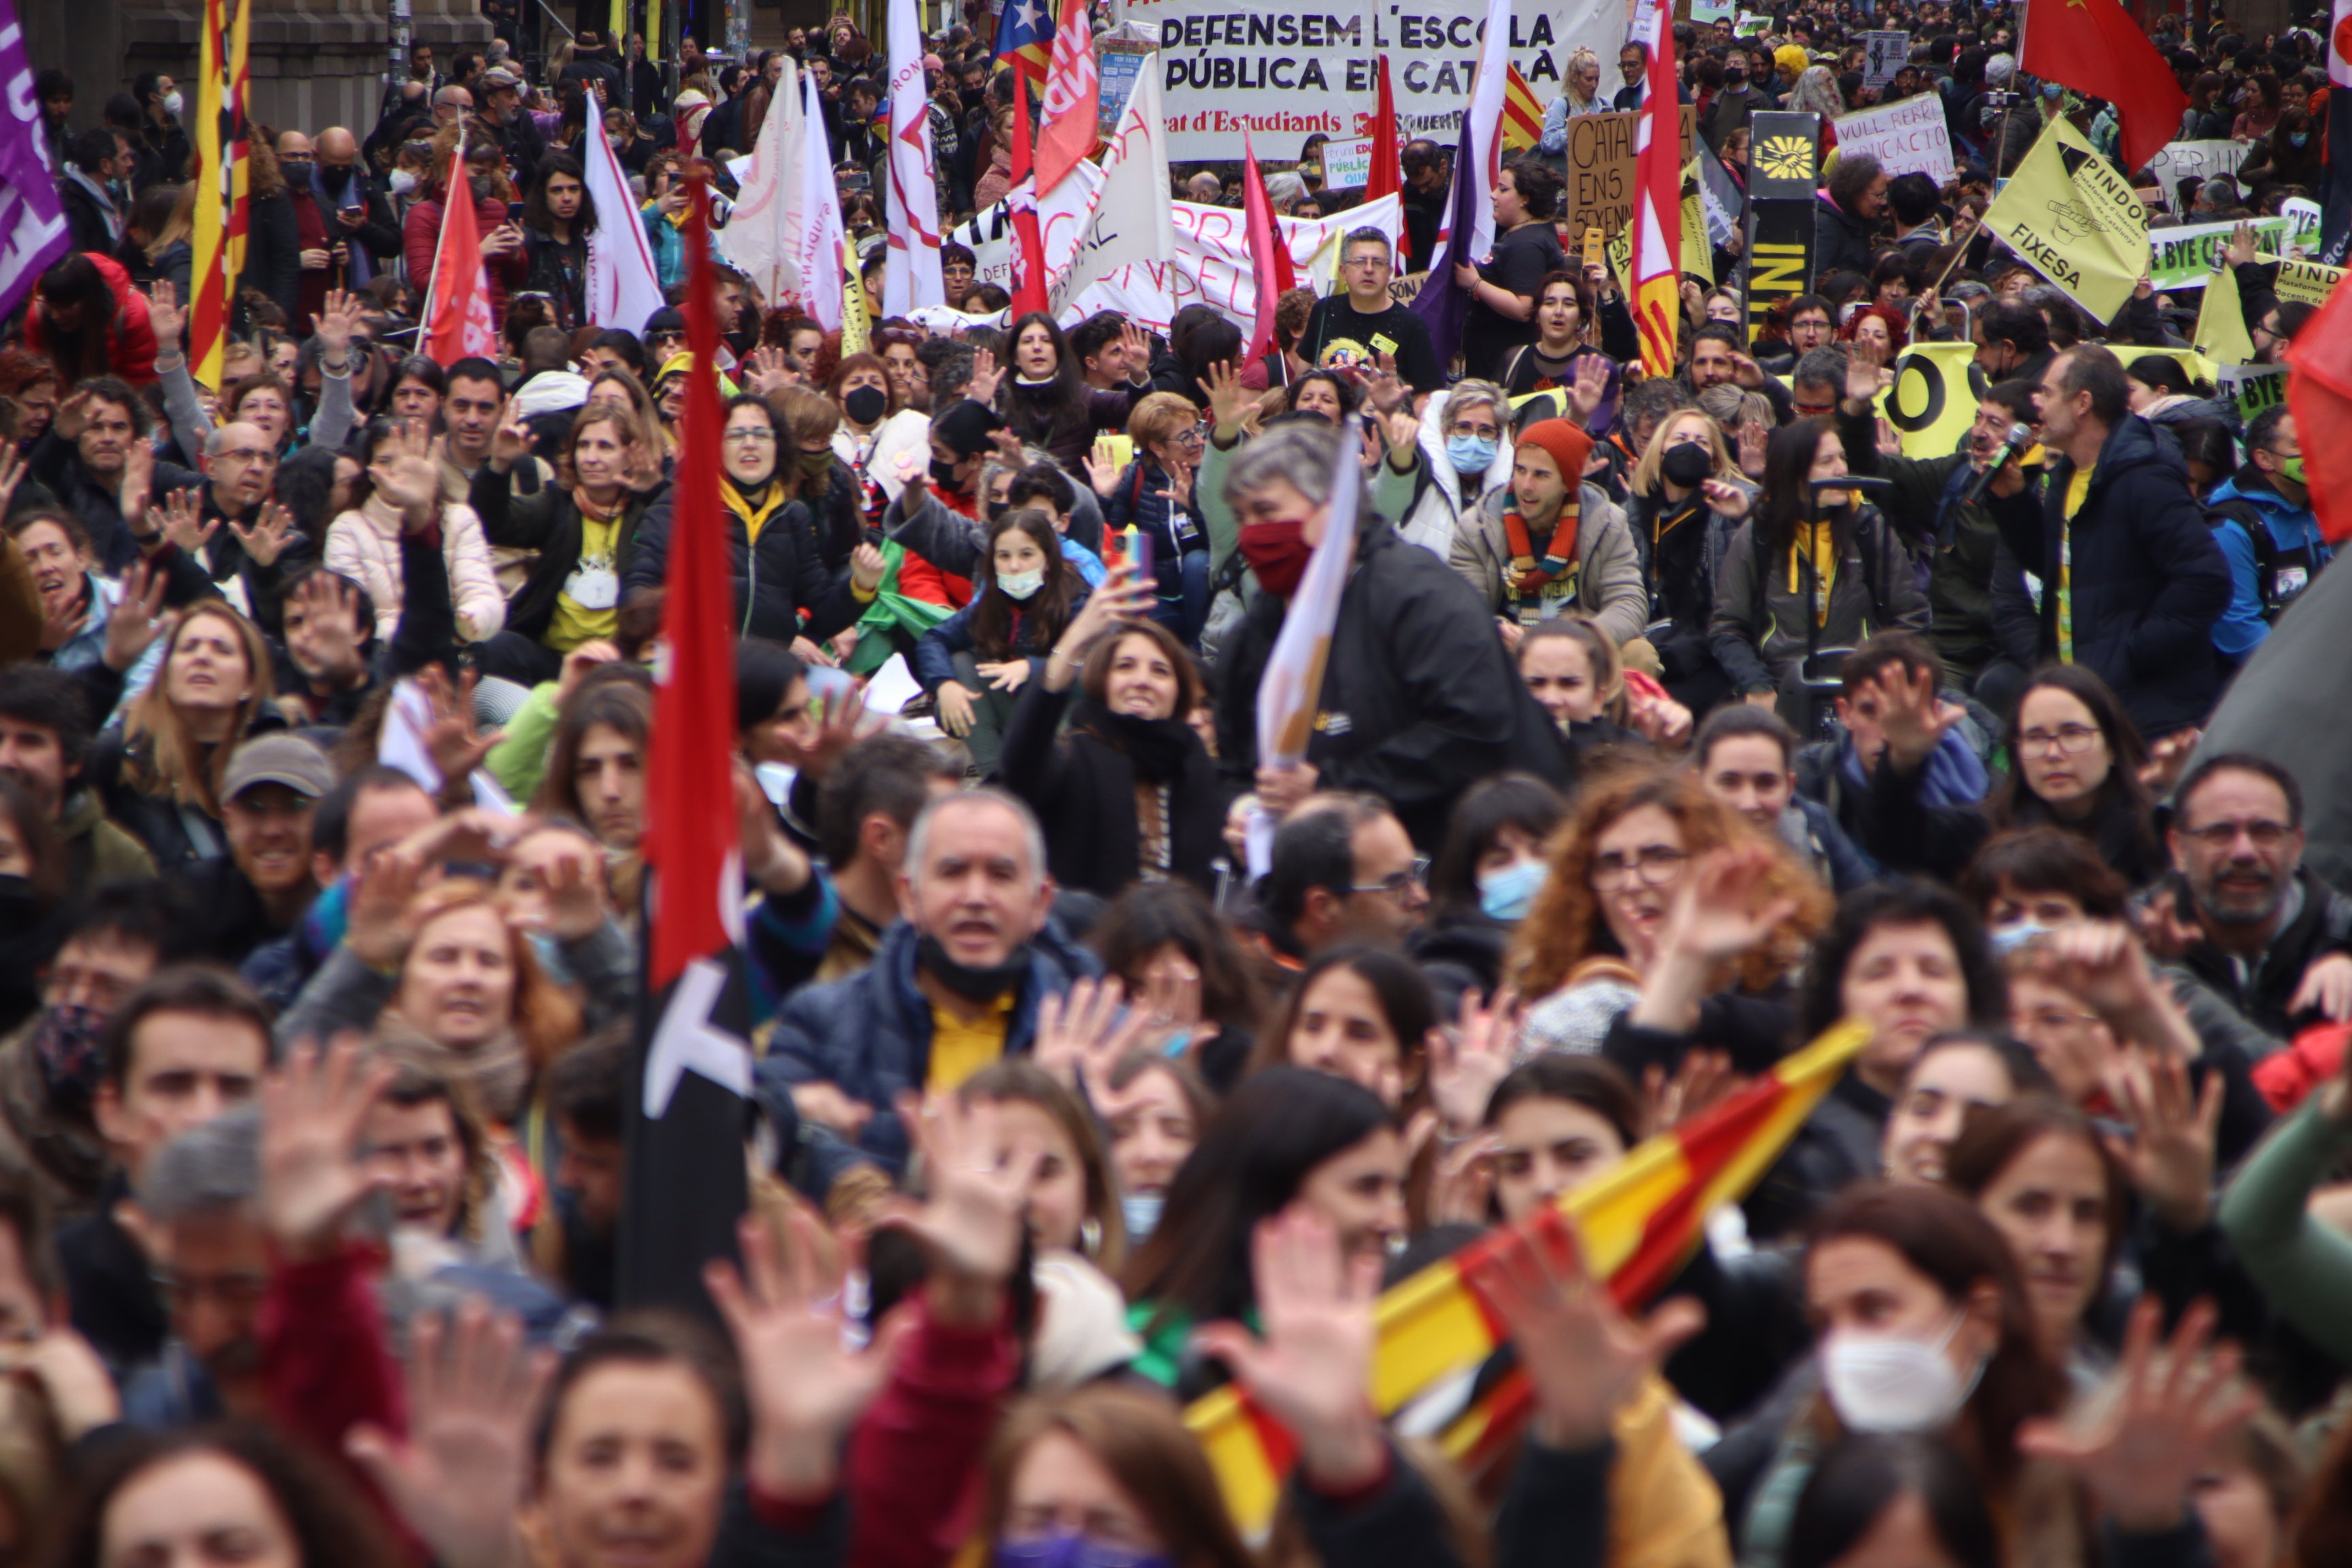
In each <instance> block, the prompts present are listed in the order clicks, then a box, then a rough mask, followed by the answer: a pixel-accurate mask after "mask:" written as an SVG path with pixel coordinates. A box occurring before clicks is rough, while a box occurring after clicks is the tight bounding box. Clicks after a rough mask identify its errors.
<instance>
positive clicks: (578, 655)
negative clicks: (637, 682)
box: [555, 637, 621, 708]
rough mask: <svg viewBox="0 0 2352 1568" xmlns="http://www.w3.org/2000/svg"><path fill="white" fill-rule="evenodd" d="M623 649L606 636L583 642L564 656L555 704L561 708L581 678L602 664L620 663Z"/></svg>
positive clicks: (557, 677) (569, 698) (557, 678)
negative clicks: (605, 638)
mask: <svg viewBox="0 0 2352 1568" xmlns="http://www.w3.org/2000/svg"><path fill="white" fill-rule="evenodd" d="M620 662H621V650H620V649H619V648H617V647H614V646H613V645H612V644H611V643H609V642H606V641H605V640H604V638H602V637H598V638H597V639H595V640H594V641H593V642H584V643H582V644H581V645H580V646H579V647H575V648H573V649H572V651H571V652H570V653H567V654H565V655H564V656H563V668H562V671H561V672H560V673H559V674H558V675H557V676H556V678H555V705H556V706H557V707H559V708H561V707H562V706H563V704H565V703H566V702H568V701H570V700H572V692H573V691H575V690H577V689H579V686H580V681H581V678H582V677H583V676H585V675H586V674H587V673H588V672H589V671H590V670H592V669H593V668H596V667H597V666H598V665H600V664H618V663H620Z"/></svg>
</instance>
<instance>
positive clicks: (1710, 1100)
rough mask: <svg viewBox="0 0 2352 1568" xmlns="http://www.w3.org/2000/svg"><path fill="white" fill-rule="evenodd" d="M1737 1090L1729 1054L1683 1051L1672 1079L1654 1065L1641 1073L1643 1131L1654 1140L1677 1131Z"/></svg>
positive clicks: (1735, 1076)
mask: <svg viewBox="0 0 2352 1568" xmlns="http://www.w3.org/2000/svg"><path fill="white" fill-rule="evenodd" d="M1738 1087H1739V1079H1738V1075H1737V1074H1735V1073H1734V1072H1733V1071H1732V1070H1731V1054H1730V1053H1729V1052H1728V1051H1704V1050H1698V1049H1696V1048H1694V1049H1692V1050H1687V1051H1685V1052H1684V1053H1683V1062H1682V1066H1680V1067H1678V1068H1675V1073H1674V1076H1673V1077H1672V1078H1668V1077H1667V1076H1666V1069H1665V1068H1663V1067H1661V1066H1659V1065H1657V1064H1656V1063H1654V1062H1653V1063H1652V1064H1651V1065H1650V1066H1648V1067H1646V1068H1643V1069H1642V1111H1643V1115H1642V1130H1643V1132H1644V1133H1645V1134H1647V1135H1651V1136H1654V1135H1656V1134H1657V1133H1660V1132H1664V1131H1667V1130H1668V1129H1670V1128H1674V1127H1679V1126H1681V1125H1682V1124H1683V1123H1684V1122H1685V1121H1689V1120H1690V1119H1691V1118H1693V1117H1695V1116H1696V1115H1698V1114H1699V1113H1700V1112H1701V1111H1703V1110H1706V1109H1707V1108H1708V1107H1710V1106H1712V1105H1714V1104H1715V1103H1716V1101H1717V1100H1721V1099H1722V1098H1723V1097H1724V1096H1725V1095H1727V1094H1729V1093H1730V1092H1731V1091H1732V1090H1733V1089H1737V1088H1738Z"/></svg>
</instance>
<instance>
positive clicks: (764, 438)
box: [719, 425, 776, 447]
mask: <svg viewBox="0 0 2352 1568" xmlns="http://www.w3.org/2000/svg"><path fill="white" fill-rule="evenodd" d="M719 439H720V440H722V441H748V442H750V443H751V445H752V446H754V447H772V446H774V445H775V444H776V433H775V431H774V430H772V429H771V428H770V427H769V426H765V425H745V426H739V427H737V428H735V429H732V430H729V431H727V432H726V433H725V434H723V435H721V436H720V437H719Z"/></svg>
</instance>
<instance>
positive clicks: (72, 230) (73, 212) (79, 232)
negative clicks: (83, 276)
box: [58, 179, 121, 261]
mask: <svg viewBox="0 0 2352 1568" xmlns="http://www.w3.org/2000/svg"><path fill="white" fill-rule="evenodd" d="M58 205H59V206H61V207H63V208H64V209H65V215H66V233H67V234H68V236H70V237H71V238H72V240H73V247H74V248H75V249H76V250H94V251H96V252H98V254H99V255H100V256H103V257H105V258H107V259H108V260H109V261H111V260H113V259H114V247H115V246H116V245H117V244H118V243H119V241H118V240H117V239H116V238H115V237H114V235H113V234H112V233H111V232H110V230H109V229H108V227H107V224H106V213H105V211H104V210H103V209H102V208H100V206H99V205H98V199H97V198H96V197H94V196H92V195H90V194H89V192H88V191H87V190H85V189H83V188H82V184H81V182H80V181H79V180H68V179H59V180H58ZM116 216H118V217H120V216H121V214H119V213H118V214H117V215H116Z"/></svg>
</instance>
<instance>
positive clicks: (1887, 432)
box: [1878, 414, 1903, 458]
mask: <svg viewBox="0 0 2352 1568" xmlns="http://www.w3.org/2000/svg"><path fill="white" fill-rule="evenodd" d="M1878 455H1879V456H1880V457H1882V458H1899V457H1901V456H1902V455H1903V437H1902V435H1901V433H1900V432H1898V431H1897V430H1896V429H1895V422H1894V421H1893V420H1891V419H1889V418H1887V417H1886V416H1885V415H1883V414H1882V415H1880V416H1879V417H1878Z"/></svg>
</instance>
